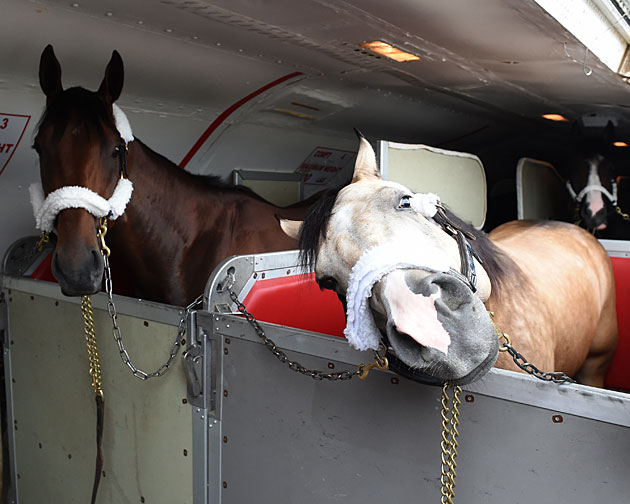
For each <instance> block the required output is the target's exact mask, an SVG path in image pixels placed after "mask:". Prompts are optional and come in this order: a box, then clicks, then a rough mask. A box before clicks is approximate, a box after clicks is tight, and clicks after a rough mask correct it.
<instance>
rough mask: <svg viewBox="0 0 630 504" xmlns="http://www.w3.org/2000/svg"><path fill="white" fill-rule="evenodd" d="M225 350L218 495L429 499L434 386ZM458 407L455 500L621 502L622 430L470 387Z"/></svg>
mask: <svg viewBox="0 0 630 504" xmlns="http://www.w3.org/2000/svg"><path fill="white" fill-rule="evenodd" d="M225 347H226V352H227V353H226V355H225V356H224V380H225V391H226V397H225V398H224V400H223V436H224V437H223V450H222V461H223V480H224V481H225V485H226V487H225V488H224V489H223V501H222V502H224V503H225V504H232V503H238V504H240V503H243V502H254V501H255V502H259V503H261V504H265V503H270V504H271V503H273V504H275V503H279V502H283V503H293V502H300V503H305V504H308V503H321V502H337V501H339V502H353V503H354V502H356V503H359V502H438V501H439V475H440V469H439V467H440V458H439V457H440V450H439V443H440V416H439V389H436V388H431V387H427V386H424V385H419V384H416V383H413V382H410V381H407V380H404V379H401V378H398V377H396V376H394V375H392V374H390V373H381V372H373V373H372V374H371V375H370V376H369V378H368V379H367V380H366V381H359V380H351V381H350V382H332V383H330V382H326V381H324V382H315V381H313V380H311V379H309V378H307V377H305V376H302V375H298V374H296V373H294V372H292V371H290V370H289V369H288V368H287V367H286V365H282V364H281V363H280V362H278V361H277V360H276V359H275V358H274V357H273V356H272V355H271V354H270V352H269V351H268V350H267V349H266V348H265V347H264V346H263V345H262V344H260V343H253V342H250V341H248V340H243V339H240V338H238V337H236V338H230V343H229V344H226V345H225ZM293 357H294V358H295V359H296V360H299V361H300V363H302V364H304V365H305V366H307V367H308V366H311V367H315V368H319V369H322V368H324V369H327V368H328V364H329V363H331V364H332V365H334V367H335V369H339V368H342V367H345V366H347V364H344V363H341V362H339V361H334V360H330V359H324V360H322V359H319V358H314V357H312V356H310V355H306V354H303V353H296V354H293V355H292V358H293ZM468 401H472V402H468ZM461 411H462V417H461V426H460V433H461V434H460V447H459V458H458V459H457V462H458V468H457V472H458V479H457V489H456V497H457V500H458V501H461V502H466V503H483V504H492V503H497V504H498V503H501V504H504V503H505V502H510V503H525V502H545V503H546V502H574V503H584V504H587V503H588V504H591V503H593V502H599V501H601V500H602V499H604V500H605V501H606V502H626V501H627V495H628V493H629V492H630V480H629V479H628V478H627V474H626V471H627V458H628V450H630V431H629V430H628V429H627V428H625V427H619V426H616V425H612V424H608V423H604V422H597V421H594V420H590V419H585V418H579V417H576V416H572V415H567V414H563V415H562V416H561V421H560V417H559V416H558V413H557V411H555V410H550V409H545V408H538V407H533V406H529V405H524V404H519V403H515V402H512V401H506V400H503V399H500V398H494V397H488V396H483V395H480V394H473V393H466V400H465V401H464V404H463V405H462V407H461ZM554 419H555V422H554ZM556 422H557V423H556ZM270 461H273V462H270Z"/></svg>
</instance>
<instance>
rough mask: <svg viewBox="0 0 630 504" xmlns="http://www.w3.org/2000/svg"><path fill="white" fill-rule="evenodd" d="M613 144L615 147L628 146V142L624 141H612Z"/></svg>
mask: <svg viewBox="0 0 630 504" xmlns="http://www.w3.org/2000/svg"><path fill="white" fill-rule="evenodd" d="M613 145H614V146H615V147H628V144H627V143H626V142H613Z"/></svg>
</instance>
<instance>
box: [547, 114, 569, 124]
mask: <svg viewBox="0 0 630 504" xmlns="http://www.w3.org/2000/svg"><path fill="white" fill-rule="evenodd" d="M542 117H543V118H544V119H548V120H549V121H556V122H565V121H568V119H567V118H566V117H564V116H563V115H562V114H543V115H542Z"/></svg>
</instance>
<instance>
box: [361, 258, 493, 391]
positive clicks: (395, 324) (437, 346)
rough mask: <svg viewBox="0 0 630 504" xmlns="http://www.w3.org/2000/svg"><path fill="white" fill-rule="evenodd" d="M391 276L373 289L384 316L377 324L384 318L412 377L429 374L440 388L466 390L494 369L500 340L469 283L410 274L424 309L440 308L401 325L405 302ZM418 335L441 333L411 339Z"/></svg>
mask: <svg viewBox="0 0 630 504" xmlns="http://www.w3.org/2000/svg"><path fill="white" fill-rule="evenodd" d="M388 276H389V275H388ZM388 276H386V277H385V278H384V279H383V280H382V281H381V282H380V283H381V284H383V285H380V286H375V289H376V291H375V290H374V289H373V293H375V294H376V295H375V296H373V300H372V302H371V306H372V307H373V308H375V309H376V311H377V312H380V313H381V314H382V315H384V317H383V316H381V317H379V316H377V317H375V320H377V323H378V321H379V319H380V321H381V324H379V325H381V326H382V325H384V328H383V329H384V332H385V334H386V337H387V340H388V343H389V345H390V346H391V348H392V349H393V351H394V352H395V354H396V356H397V357H398V359H400V361H402V362H403V363H404V364H405V365H407V366H408V367H409V368H410V371H411V372H413V373H421V374H424V375H429V376H430V377H432V378H433V379H434V380H435V381H437V382H439V383H444V382H449V383H452V384H458V385H464V384H467V383H470V382H472V381H475V380H477V379H479V378H481V377H482V376H483V375H484V374H485V373H487V372H488V371H489V370H490V368H491V367H492V366H493V365H494V363H495V361H496V359H497V356H498V352H499V341H498V337H497V334H496V331H495V329H494V326H493V324H492V321H491V320H490V316H489V315H488V312H487V311H486V309H485V306H484V305H483V303H482V302H481V300H480V299H479V297H477V296H476V295H474V294H473V292H472V291H471V290H470V289H469V288H468V286H466V284H464V283H463V282H462V281H461V280H459V279H458V278H456V277H454V276H452V275H450V274H448V273H435V274H429V275H427V273H426V272H423V271H419V270H407V271H406V272H405V282H406V284H407V287H408V288H409V290H405V295H406V296H420V298H419V299H418V301H420V304H427V302H429V305H433V306H434V308H432V309H433V311H431V310H425V309H424V308H422V309H421V310H419V311H420V312H421V313H420V319H419V320H417V323H416V324H406V323H401V322H400V320H401V319H402V318H404V316H403V315H401V313H402V312H401V309H400V307H399V305H400V302H399V301H398V300H395V299H393V298H394V297H395V296H394V295H392V289H391V288H390V289H388V288H387V286H386V282H387V281H388ZM397 290H398V291H400V290H401V289H400V288H398V289H397ZM388 294H389V295H388ZM428 300H429V301H428ZM379 304H380V305H381V306H375V305H379ZM408 306H411V305H408ZM407 310H409V308H407ZM417 315H418V314H417V313H416V314H414V317H415V318H416V319H418V316H417ZM425 318H426V319H430V320H423V319H425ZM385 319H386V320H385ZM416 327H417V328H418V329H415V328H416ZM414 330H417V331H435V332H436V333H437V334H436V335H434V336H432V335H430V334H410V333H411V332H413V331H414ZM405 331H406V332H405ZM446 343H447V348H446V351H445V344H446Z"/></svg>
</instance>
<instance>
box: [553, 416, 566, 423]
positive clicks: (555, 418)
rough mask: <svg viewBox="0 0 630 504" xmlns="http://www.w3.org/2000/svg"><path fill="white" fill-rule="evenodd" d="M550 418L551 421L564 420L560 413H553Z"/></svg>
mask: <svg viewBox="0 0 630 504" xmlns="http://www.w3.org/2000/svg"><path fill="white" fill-rule="evenodd" d="M551 420H552V422H553V423H562V422H564V418H563V417H562V415H554V416H552V417H551Z"/></svg>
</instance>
